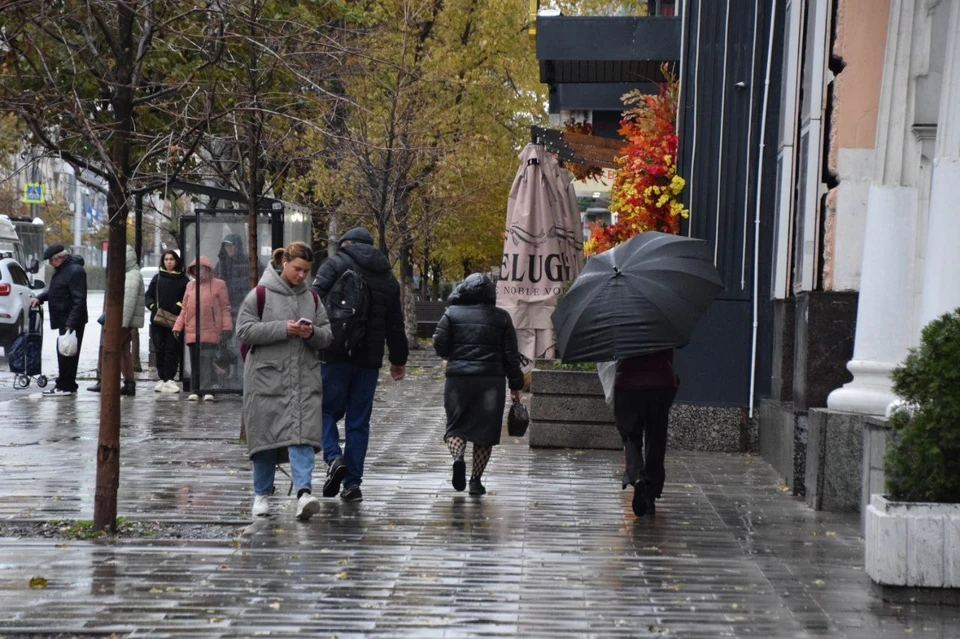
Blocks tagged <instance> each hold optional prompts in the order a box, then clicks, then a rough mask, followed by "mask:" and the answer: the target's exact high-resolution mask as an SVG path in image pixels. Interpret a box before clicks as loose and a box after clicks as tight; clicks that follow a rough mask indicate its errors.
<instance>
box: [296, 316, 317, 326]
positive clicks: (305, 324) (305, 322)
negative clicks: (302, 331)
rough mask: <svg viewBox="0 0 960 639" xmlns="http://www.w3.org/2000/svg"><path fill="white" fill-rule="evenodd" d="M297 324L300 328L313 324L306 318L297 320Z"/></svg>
mask: <svg viewBox="0 0 960 639" xmlns="http://www.w3.org/2000/svg"><path fill="white" fill-rule="evenodd" d="M297 324H300V325H301V326H313V322H312V321H311V320H308V319H307V318H306V317H301V318H300V319H299V320H297Z"/></svg>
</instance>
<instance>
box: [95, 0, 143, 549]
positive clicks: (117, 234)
mask: <svg viewBox="0 0 960 639" xmlns="http://www.w3.org/2000/svg"><path fill="white" fill-rule="evenodd" d="M117 12H118V22H117V35H118V38H117V40H118V46H117V51H118V54H117V73H116V77H117V78H118V80H117V82H116V84H115V85H114V90H115V91H116V95H115V97H114V99H113V100H112V104H113V108H114V115H115V117H116V124H115V126H114V131H115V133H114V136H113V139H112V143H111V149H110V155H111V162H112V164H113V175H112V176H110V177H111V179H110V193H109V199H108V205H107V212H108V214H109V218H110V231H109V235H108V238H109V239H108V241H109V244H108V248H107V290H106V298H107V301H106V313H107V317H106V321H105V322H104V331H103V365H102V377H101V379H100V435H99V441H98V443H97V485H96V492H95V495H94V504H93V527H94V530H104V529H109V530H110V532H116V530H117V491H118V490H119V488H120V343H121V337H122V335H121V333H122V331H121V324H122V323H123V288H124V287H123V280H124V267H123V265H124V264H125V263H126V252H127V250H126V248H127V214H128V213H129V202H128V200H127V188H128V184H127V182H128V179H129V174H128V172H127V171H128V168H129V166H130V134H131V132H132V131H133V88H132V83H131V78H132V77H133V65H134V56H135V54H136V48H135V47H134V43H133V29H134V18H135V15H134V5H132V4H128V3H125V2H118V3H117Z"/></svg>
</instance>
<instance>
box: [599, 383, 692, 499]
mask: <svg viewBox="0 0 960 639" xmlns="http://www.w3.org/2000/svg"><path fill="white" fill-rule="evenodd" d="M676 394H677V391H676V389H675V388H664V389H656V390H628V389H623V390H621V389H617V390H616V391H615V392H614V395H613V415H614V419H615V420H616V423H617V430H618V431H620V437H621V438H622V439H623V452H624V456H625V458H626V459H625V461H626V469H625V470H624V473H623V484H624V486H626V485H627V484H636V483H637V482H638V481H642V482H643V483H644V485H645V487H646V490H647V491H648V494H649V495H650V496H651V497H654V498H656V497H659V496H660V493H661V492H663V482H664V480H665V479H666V472H665V471H664V467H663V460H664V457H665V456H666V454H667V423H668V422H669V420H670V406H671V405H672V404H673V398H674V396H675V395H676ZM644 447H646V455H644Z"/></svg>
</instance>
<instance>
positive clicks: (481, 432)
mask: <svg viewBox="0 0 960 639" xmlns="http://www.w3.org/2000/svg"><path fill="white" fill-rule="evenodd" d="M448 304H449V308H447V311H446V313H444V314H443V317H441V318H440V322H439V323H438V324H437V329H436V331H435V332H434V334H433V348H434V350H435V351H436V352H437V355H439V356H440V357H441V358H443V359H445V360H447V372H446V375H447V381H446V386H445V387H444V391H443V407H444V409H446V412H447V429H446V433H445V434H444V436H443V439H444V441H445V442H446V443H447V446H448V447H449V449H450V454H451V455H453V488H454V490H456V491H462V490H463V489H464V488H466V487H467V478H466V474H467V471H466V469H467V466H466V462H464V460H463V454H464V452H465V451H466V448H467V442H473V472H472V474H471V477H470V494H471V495H482V494H484V493H485V492H487V491H486V488H484V486H483V484H482V483H481V481H480V477H481V476H482V475H483V471H484V469H486V467H487V462H489V461H490V453H491V452H492V450H493V447H494V446H495V445H497V444H499V443H500V430H501V427H502V425H503V409H504V402H505V399H506V397H505V395H506V392H505V390H504V383H503V378H504V376H506V378H507V381H508V382H509V385H510V395H511V397H512V398H513V400H514V401H520V399H521V397H523V390H522V389H523V372H522V371H521V370H520V354H519V351H518V350H517V333H516V331H515V330H514V328H513V321H512V320H511V319H510V315H509V314H508V313H507V312H506V311H505V310H503V309H501V308H497V306H496V304H497V286H496V283H494V281H493V279H492V278H491V277H490V276H489V275H486V274H483V273H474V274H473V275H470V276H468V277H467V279H465V280H464V281H463V282H461V284H460V285H459V286H458V287H457V288H456V290H455V291H454V292H453V293H452V294H451V295H450V299H449V300H448Z"/></svg>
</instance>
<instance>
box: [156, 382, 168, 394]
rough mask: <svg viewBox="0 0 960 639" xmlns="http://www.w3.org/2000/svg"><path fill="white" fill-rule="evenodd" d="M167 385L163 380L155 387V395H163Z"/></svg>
mask: <svg viewBox="0 0 960 639" xmlns="http://www.w3.org/2000/svg"><path fill="white" fill-rule="evenodd" d="M166 384H167V383H166V382H165V381H163V380H162V379H161V380H160V381H159V382H157V385H156V386H154V387H153V392H154V393H162V392H163V388H164V387H165V386H166Z"/></svg>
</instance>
